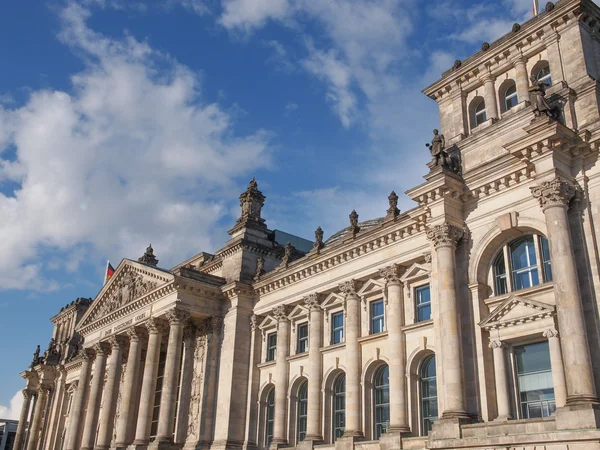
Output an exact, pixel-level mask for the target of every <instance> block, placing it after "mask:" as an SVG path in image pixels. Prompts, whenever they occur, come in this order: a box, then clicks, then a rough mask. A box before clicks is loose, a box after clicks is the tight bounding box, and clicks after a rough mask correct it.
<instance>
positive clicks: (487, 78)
mask: <svg viewBox="0 0 600 450" xmlns="http://www.w3.org/2000/svg"><path fill="white" fill-rule="evenodd" d="M495 79H496V78H495V77H494V76H492V74H491V73H490V72H488V71H485V72H483V73H482V74H481V75H479V80H480V81H481V82H482V83H484V84H485V83H490V82H492V83H493V82H494V80H495ZM486 106H487V105H486Z"/></svg>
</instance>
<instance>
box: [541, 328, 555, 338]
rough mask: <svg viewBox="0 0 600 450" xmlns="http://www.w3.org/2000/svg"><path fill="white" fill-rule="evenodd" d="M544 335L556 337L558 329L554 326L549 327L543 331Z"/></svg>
mask: <svg viewBox="0 0 600 450" xmlns="http://www.w3.org/2000/svg"><path fill="white" fill-rule="evenodd" d="M544 337H545V338H546V339H551V338H557V337H558V330H557V329H556V328H550V329H549V330H546V331H544Z"/></svg>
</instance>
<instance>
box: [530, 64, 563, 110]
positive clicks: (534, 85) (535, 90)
mask: <svg viewBox="0 0 600 450" xmlns="http://www.w3.org/2000/svg"><path fill="white" fill-rule="evenodd" d="M548 87H550V85H549V84H548V83H545V82H544V81H541V80H538V79H537V77H536V76H535V75H532V76H531V87H530V88H529V93H530V94H531V95H530V98H531V102H532V103H533V114H534V115H535V117H536V118H537V117H541V116H544V115H545V116H548V117H550V118H551V119H554V120H558V117H559V111H558V109H557V108H556V107H552V106H550V104H549V103H548V100H546V88H548Z"/></svg>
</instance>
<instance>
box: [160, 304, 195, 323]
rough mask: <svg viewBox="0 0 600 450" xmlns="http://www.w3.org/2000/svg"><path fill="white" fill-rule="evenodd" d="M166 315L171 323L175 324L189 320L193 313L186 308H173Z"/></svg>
mask: <svg viewBox="0 0 600 450" xmlns="http://www.w3.org/2000/svg"><path fill="white" fill-rule="evenodd" d="M165 316H166V317H167V320H168V321H169V325H171V326H173V325H181V324H183V323H184V322H185V321H186V320H188V319H189V318H190V317H191V314H190V313H189V312H188V311H186V310H184V309H179V308H173V309H171V310H169V311H167V313H166V314H165Z"/></svg>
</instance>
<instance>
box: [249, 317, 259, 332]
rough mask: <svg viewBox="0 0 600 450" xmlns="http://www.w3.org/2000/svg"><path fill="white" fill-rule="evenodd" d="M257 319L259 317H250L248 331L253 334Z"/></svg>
mask: <svg viewBox="0 0 600 450" xmlns="http://www.w3.org/2000/svg"><path fill="white" fill-rule="evenodd" d="M258 319H259V316H257V315H256V314H252V316H250V330H251V331H253V332H254V331H256V327H257V326H258Z"/></svg>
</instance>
